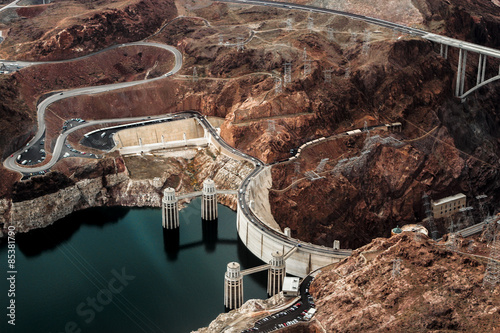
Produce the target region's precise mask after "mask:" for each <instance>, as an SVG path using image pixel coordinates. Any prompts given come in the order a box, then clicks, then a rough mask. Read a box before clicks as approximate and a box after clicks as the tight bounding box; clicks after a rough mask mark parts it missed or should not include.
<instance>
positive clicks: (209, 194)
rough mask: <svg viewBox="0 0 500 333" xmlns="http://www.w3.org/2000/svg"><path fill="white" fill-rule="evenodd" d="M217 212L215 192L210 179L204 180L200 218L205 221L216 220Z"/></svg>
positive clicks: (213, 184)
mask: <svg viewBox="0 0 500 333" xmlns="http://www.w3.org/2000/svg"><path fill="white" fill-rule="evenodd" d="M218 216H219V215H218V212H217V192H216V190H215V183H214V181H213V180H212V179H205V181H204V182H203V196H202V199H201V218H202V219H203V220H206V221H213V220H216V219H217V217H218Z"/></svg>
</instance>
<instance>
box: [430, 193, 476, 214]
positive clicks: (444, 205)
mask: <svg viewBox="0 0 500 333" xmlns="http://www.w3.org/2000/svg"><path fill="white" fill-rule="evenodd" d="M466 201H467V198H466V196H465V194H463V193H458V194H455V195H452V196H450V197H446V198H443V199H439V200H436V201H432V213H433V214H434V218H436V219H438V218H440V217H448V216H450V215H453V214H455V213H457V212H458V211H459V209H460V208H465V207H466V205H467V202H466Z"/></svg>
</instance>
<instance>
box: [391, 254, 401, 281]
mask: <svg viewBox="0 0 500 333" xmlns="http://www.w3.org/2000/svg"><path fill="white" fill-rule="evenodd" d="M400 275H401V259H399V258H397V259H394V260H393V261H392V277H393V278H397V277H399V276H400Z"/></svg>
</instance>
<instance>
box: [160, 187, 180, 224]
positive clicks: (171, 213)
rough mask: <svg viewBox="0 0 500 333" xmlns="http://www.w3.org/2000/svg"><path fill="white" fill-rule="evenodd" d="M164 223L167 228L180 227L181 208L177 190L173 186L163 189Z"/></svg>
mask: <svg viewBox="0 0 500 333" xmlns="http://www.w3.org/2000/svg"><path fill="white" fill-rule="evenodd" d="M162 225H163V228H165V229H177V228H179V209H178V207H177V198H176V196H175V190H174V189H173V188H171V187H168V188H166V189H165V190H164V191H163V200H162Z"/></svg>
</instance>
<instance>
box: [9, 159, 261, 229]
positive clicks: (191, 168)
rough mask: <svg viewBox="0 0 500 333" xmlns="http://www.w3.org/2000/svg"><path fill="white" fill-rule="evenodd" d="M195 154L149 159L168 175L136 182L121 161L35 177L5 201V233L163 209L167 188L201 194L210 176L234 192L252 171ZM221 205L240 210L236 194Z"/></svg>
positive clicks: (243, 165) (242, 164)
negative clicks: (78, 215) (91, 212)
mask: <svg viewBox="0 0 500 333" xmlns="http://www.w3.org/2000/svg"><path fill="white" fill-rule="evenodd" d="M193 155H194V156H192V157H191V158H189V159H183V158H172V157H169V158H165V157H161V156H156V157H152V156H146V157H145V161H144V163H145V164H144V166H145V167H149V165H148V164H149V163H150V162H151V160H150V159H157V160H161V161H162V163H165V162H168V163H169V164H168V165H169V166H168V168H167V170H165V171H164V172H161V173H159V174H158V175H154V176H152V177H149V178H148V177H140V178H134V176H133V173H132V175H131V172H130V170H128V169H127V167H126V164H125V162H124V159H123V158H122V157H119V156H117V157H114V158H111V157H108V158H105V159H104V160H101V161H99V162H97V163H93V164H88V165H85V166H81V167H77V168H76V170H74V172H73V173H72V174H71V175H70V176H66V175H65V174H64V173H61V172H58V171H54V172H51V173H49V174H47V175H46V176H39V177H32V178H31V179H29V180H27V181H23V182H18V183H16V184H15V186H14V192H13V197H12V199H11V200H8V199H2V200H0V223H4V229H5V228H7V227H8V226H9V225H14V226H15V227H16V230H17V231H18V232H27V231H29V230H32V229H36V228H43V227H45V226H47V225H50V224H52V223H54V222H55V221H57V220H59V219H61V218H63V217H65V216H67V215H69V214H71V213H72V212H74V211H78V210H81V209H85V208H89V207H97V206H132V207H133V206H138V207H160V206H161V199H162V197H163V189H164V188H166V187H170V186H172V187H175V189H176V191H177V193H178V194H182V193H189V192H193V191H200V190H201V187H202V184H203V180H205V179H206V178H208V177H210V178H212V179H214V181H215V183H216V185H217V187H218V188H219V189H234V190H235V189H237V187H238V186H239V184H240V183H241V181H242V179H243V178H244V177H245V176H246V175H247V174H248V173H250V172H251V170H252V167H251V165H250V164H248V163H246V162H238V161H235V160H232V159H230V158H229V157H227V156H225V155H222V154H218V153H217V152H216V151H213V152H207V150H201V151H198V152H196V153H194V154H193ZM135 167H136V168H137V165H136V166H135ZM219 202H220V203H222V204H224V205H227V206H228V207H230V208H233V209H235V208H236V197H235V196H234V195H222V196H220V200H219Z"/></svg>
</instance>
